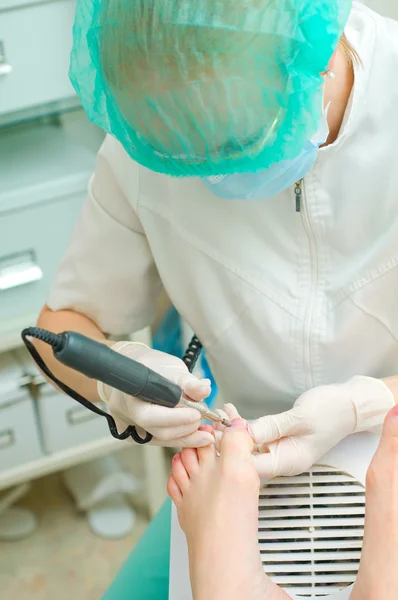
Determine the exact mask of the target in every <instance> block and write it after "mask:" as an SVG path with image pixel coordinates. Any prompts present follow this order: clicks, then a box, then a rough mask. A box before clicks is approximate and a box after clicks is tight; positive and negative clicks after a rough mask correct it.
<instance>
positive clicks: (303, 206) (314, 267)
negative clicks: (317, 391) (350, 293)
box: [295, 179, 319, 389]
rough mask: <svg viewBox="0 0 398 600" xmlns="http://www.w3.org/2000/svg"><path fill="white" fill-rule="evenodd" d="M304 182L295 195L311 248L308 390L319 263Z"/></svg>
mask: <svg viewBox="0 0 398 600" xmlns="http://www.w3.org/2000/svg"><path fill="white" fill-rule="evenodd" d="M303 184H304V180H303V179H301V180H300V181H299V182H297V183H296V188H295V194H296V210H297V212H300V213H301V219H302V223H303V226H304V229H305V232H306V234H307V237H308V242H309V248H310V278H311V279H310V288H309V292H308V296H307V301H306V306H305V311H304V320H303V358H304V375H305V385H306V388H307V389H311V388H313V387H314V381H313V376H312V361H311V329H312V320H313V314H314V305H315V299H316V293H317V289H318V278H319V273H318V261H317V249H316V238H315V234H314V232H313V230H312V227H311V223H310V218H309V214H308V206H307V203H306V201H305V193H304V186H303Z"/></svg>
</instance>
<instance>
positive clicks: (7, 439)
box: [0, 429, 15, 450]
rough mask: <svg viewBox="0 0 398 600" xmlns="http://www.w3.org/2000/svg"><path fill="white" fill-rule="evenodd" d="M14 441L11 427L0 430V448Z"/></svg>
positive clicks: (6, 446) (2, 448) (8, 445)
mask: <svg viewBox="0 0 398 600" xmlns="http://www.w3.org/2000/svg"><path fill="white" fill-rule="evenodd" d="M14 442H15V436H14V432H13V431H12V430H11V429H6V430H5V431H0V450H4V449H5V448H9V447H10V446H12V445H13V444H14Z"/></svg>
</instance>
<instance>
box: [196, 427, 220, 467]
mask: <svg viewBox="0 0 398 600" xmlns="http://www.w3.org/2000/svg"><path fill="white" fill-rule="evenodd" d="M200 429H201V431H207V432H208V433H211V434H212V435H214V429H213V427H211V425H202V426H201V427H200ZM216 456H217V453H216V448H215V445H214V444H211V446H205V447H204V448H198V458H199V464H201V465H203V464H206V463H209V462H211V461H214V460H215V459H216Z"/></svg>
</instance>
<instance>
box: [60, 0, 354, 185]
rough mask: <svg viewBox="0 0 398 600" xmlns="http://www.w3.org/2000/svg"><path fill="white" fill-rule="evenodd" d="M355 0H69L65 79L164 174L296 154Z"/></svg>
mask: <svg viewBox="0 0 398 600" xmlns="http://www.w3.org/2000/svg"><path fill="white" fill-rule="evenodd" d="M351 5H352V0H338V1H337V0H265V1H263V2H259V1H258V0H236V1H234V2H231V0H200V1H199V2H197V1H196V0H178V1H177V0H77V10H76V18H75V25H74V30H73V49H72V55H71V66H70V77H71V81H72V83H73V85H74V87H75V89H76V91H77V93H78V95H79V96H80V99H81V102H82V104H83V107H84V108H85V110H86V112H87V114H88V116H89V118H90V119H91V120H92V121H93V122H94V123H96V124H97V125H99V126H100V127H102V128H103V129H104V130H105V131H106V132H108V133H110V134H112V135H113V136H115V137H116V138H117V139H118V140H119V141H120V142H121V143H122V144H123V146H124V148H125V149H126V151H127V152H128V153H129V154H130V156H131V157H132V158H133V159H134V160H136V161H137V162H139V163H140V164H142V165H144V166H145V167H147V168H149V169H151V170H153V171H157V172H160V173H166V174H168V175H173V176H178V177H181V176H182V177H186V176H195V177H210V176H217V175H227V174H231V173H247V172H258V171H261V170H264V169H266V168H268V167H269V166H271V165H273V164H276V163H278V162H281V161H282V160H290V159H293V158H296V157H297V156H298V155H299V154H301V152H302V150H303V148H304V146H305V144H306V143H307V142H308V140H310V139H311V137H312V136H313V135H314V134H315V132H316V131H317V129H318V127H319V123H320V118H321V114H322V109H323V102H322V100H323V78H322V77H321V73H322V72H324V71H326V70H327V68H328V64H329V60H330V58H331V56H332V54H333V52H334V50H335V49H336V47H337V44H338V42H339V39H340V37H341V35H342V33H343V31H344V26H345V24H346V22H347V19H348V16H349V13H350V10H351Z"/></svg>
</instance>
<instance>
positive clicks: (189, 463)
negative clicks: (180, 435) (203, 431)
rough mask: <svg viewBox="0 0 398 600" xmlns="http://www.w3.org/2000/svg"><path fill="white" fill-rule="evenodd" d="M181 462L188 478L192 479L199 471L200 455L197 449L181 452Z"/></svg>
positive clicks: (186, 449)
mask: <svg viewBox="0 0 398 600" xmlns="http://www.w3.org/2000/svg"><path fill="white" fill-rule="evenodd" d="M181 460H182V464H183V465H184V467H185V469H186V471H187V473H188V477H192V476H193V475H195V473H197V471H198V469H199V459H198V453H197V451H196V449H195V448H184V450H183V451H182V452H181Z"/></svg>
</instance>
